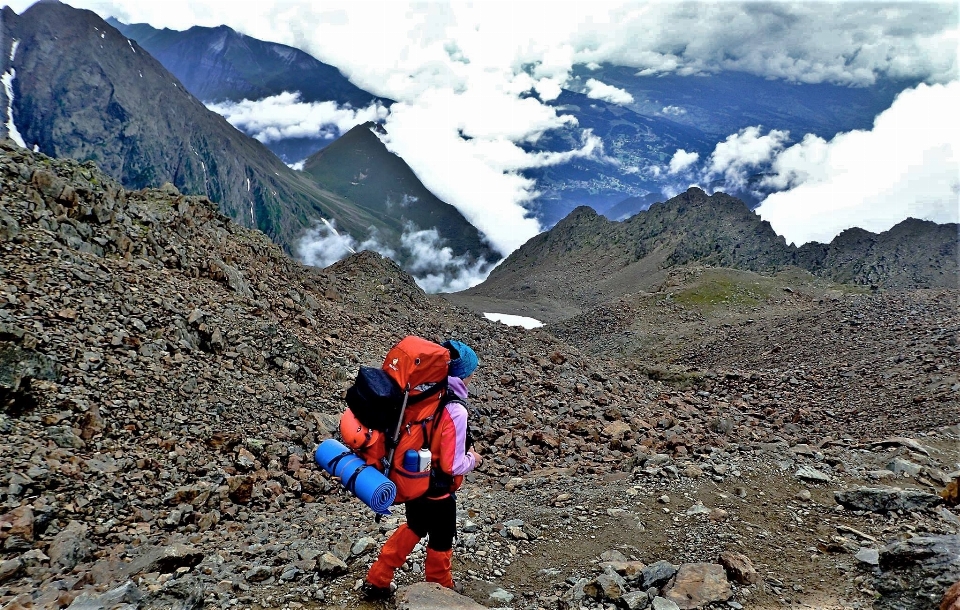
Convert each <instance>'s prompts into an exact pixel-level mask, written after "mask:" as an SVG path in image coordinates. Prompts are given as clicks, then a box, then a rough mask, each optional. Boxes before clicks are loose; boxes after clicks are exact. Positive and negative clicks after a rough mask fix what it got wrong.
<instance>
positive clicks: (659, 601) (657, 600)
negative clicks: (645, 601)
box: [650, 595, 680, 610]
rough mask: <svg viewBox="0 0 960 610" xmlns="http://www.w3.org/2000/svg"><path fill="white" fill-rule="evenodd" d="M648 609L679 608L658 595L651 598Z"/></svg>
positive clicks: (677, 609) (669, 609)
mask: <svg viewBox="0 0 960 610" xmlns="http://www.w3.org/2000/svg"><path fill="white" fill-rule="evenodd" d="M650 607H651V608H653V610H680V606H678V605H677V604H675V603H674V602H672V601H670V600H669V599H666V598H664V597H660V596H659V595H658V596H657V597H654V598H653V602H651V604H650Z"/></svg>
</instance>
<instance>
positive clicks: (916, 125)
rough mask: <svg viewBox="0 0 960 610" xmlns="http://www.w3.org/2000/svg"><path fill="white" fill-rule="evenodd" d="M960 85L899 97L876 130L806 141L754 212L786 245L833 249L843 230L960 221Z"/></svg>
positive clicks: (791, 152)
mask: <svg viewBox="0 0 960 610" xmlns="http://www.w3.org/2000/svg"><path fill="white" fill-rule="evenodd" d="M957 108H960V81H954V82H951V83H949V84H947V85H934V86H927V85H920V86H919V87H917V88H916V89H911V90H907V91H905V92H903V93H901V94H900V95H899V97H897V99H896V100H895V101H894V103H893V105H892V106H891V107H890V108H889V109H887V110H885V111H884V112H883V113H881V114H880V115H878V116H877V118H876V120H875V121H874V125H873V129H871V130H869V131H851V132H847V133H841V134H838V135H837V136H835V137H834V138H833V139H832V140H830V141H829V142H828V141H825V140H823V139H822V138H819V137H817V136H814V135H807V136H806V137H805V138H804V139H803V140H802V141H801V142H799V143H797V144H794V145H793V146H791V147H789V148H787V149H786V150H784V151H782V152H780V153H779V154H777V155H776V158H775V159H774V160H773V163H772V170H773V174H772V175H771V176H769V177H767V178H766V179H765V180H764V183H765V186H768V187H771V188H777V189H787V190H785V191H782V192H778V193H774V194H772V195H770V196H769V197H767V198H766V200H765V201H764V202H763V203H762V204H761V205H760V207H759V208H758V209H757V212H758V213H759V214H760V215H761V216H762V217H763V218H764V219H765V220H769V221H770V224H771V225H772V226H773V228H774V230H776V231H777V233H779V234H781V235H783V236H785V237H786V239H787V241H788V242H794V243H796V244H798V245H799V244H802V243H805V242H808V241H820V242H829V241H830V240H832V239H833V237H835V236H836V235H837V234H839V233H840V232H841V231H843V230H844V229H848V228H850V227H854V226H857V227H861V228H863V229H867V230H869V231H874V232H879V231H885V230H887V229H889V228H890V227H892V226H893V225H895V224H896V223H898V222H900V221H901V220H903V219H905V218H907V217H914V218H920V219H924V220H932V221H935V222H958V221H960V218H958V216H960V150H958V147H960V124H958V122H957V118H956V109H957Z"/></svg>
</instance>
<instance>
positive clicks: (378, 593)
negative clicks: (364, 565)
mask: <svg viewBox="0 0 960 610" xmlns="http://www.w3.org/2000/svg"><path fill="white" fill-rule="evenodd" d="M396 590H397V585H396V584H395V583H392V582H391V583H390V586H389V587H378V586H376V585H372V584H370V583H369V582H367V581H363V585H362V586H361V587H360V597H362V598H363V599H365V600H367V601H375V600H378V599H387V598H388V597H390V596H392V595H393V594H394V593H395V592H396Z"/></svg>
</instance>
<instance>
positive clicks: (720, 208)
mask: <svg viewBox="0 0 960 610" xmlns="http://www.w3.org/2000/svg"><path fill="white" fill-rule="evenodd" d="M957 231H958V227H957V225H956V224H944V225H938V224H936V223H932V222H928V221H921V220H916V219H908V220H905V221H903V222H901V223H899V224H898V225H896V226H895V227H893V228H891V229H890V230H889V231H885V232H883V233H880V234H874V233H870V232H868V231H864V230H862V229H849V230H847V231H844V232H843V233H841V234H840V235H838V236H837V237H836V238H835V239H834V240H833V241H832V242H831V243H829V244H820V243H808V244H805V245H803V246H801V247H799V248H797V247H795V246H793V245H787V244H786V242H785V240H784V239H783V238H782V237H780V236H779V235H777V234H776V233H775V232H774V231H773V229H772V227H771V226H770V223H768V222H766V221H764V220H761V219H760V217H759V216H757V215H756V214H755V213H753V212H752V211H750V209H749V208H748V207H747V206H746V205H745V204H744V203H743V202H742V201H740V200H739V199H736V198H734V197H730V196H729V195H726V194H723V193H717V194H715V195H712V196H707V195H706V194H705V193H704V192H703V191H702V190H700V189H698V188H691V189H689V190H688V191H687V192H685V193H682V194H681V195H678V196H677V197H674V198H672V199H670V200H668V201H666V202H663V203H658V204H654V205H652V206H651V207H650V208H649V209H648V210H647V211H645V212H641V213H639V214H636V215H635V216H633V217H631V218H629V219H627V220H625V221H623V222H613V221H610V220H607V219H606V218H603V217H602V216H600V215H598V214H597V213H596V212H595V211H594V210H593V209H591V208H589V207H585V206H584V207H580V208H577V209H576V210H574V211H573V212H572V213H571V214H570V215H569V216H567V217H566V218H565V219H564V220H563V221H561V222H559V223H557V225H556V226H554V227H553V228H552V229H551V230H549V231H547V232H545V233H541V234H540V235H537V236H536V237H534V238H532V239H531V240H530V241H528V242H527V243H525V244H524V245H523V246H521V247H520V248H519V249H518V250H517V251H515V252H514V253H513V254H511V255H510V256H509V257H507V259H506V260H504V261H503V263H501V264H500V265H499V266H498V267H497V268H496V269H494V270H493V272H492V273H491V274H490V276H489V277H488V278H487V280H486V281H485V282H483V283H482V284H480V285H479V286H476V287H474V288H471V289H470V290H467V291H464V292H463V293H458V295H453V296H452V299H453V300H454V301H455V302H459V303H464V304H466V303H468V301H469V300H470V299H472V298H479V299H481V301H482V300H483V299H493V300H499V301H501V302H512V303H514V304H515V305H517V306H518V313H519V312H520V311H523V310H524V309H525V307H524V305H526V306H529V304H532V303H539V304H546V305H547V307H546V311H547V313H548V315H549V317H552V318H563V317H568V316H569V315H570V314H571V313H572V312H576V311H579V310H581V309H582V308H585V307H591V306H595V305H598V304H600V303H603V302H606V301H609V300H611V299H613V298H616V297H619V296H622V295H624V294H628V293H634V292H637V291H656V290H659V289H660V288H661V287H662V285H663V282H664V281H665V279H666V278H667V276H668V275H669V270H670V269H673V268H677V267H681V266H683V265H688V264H696V265H705V266H710V267H726V268H732V269H739V270H746V271H754V272H759V273H776V272H778V271H781V270H784V269H786V268H788V267H799V268H801V269H805V270H807V271H809V272H811V273H813V274H815V275H816V276H819V277H822V278H827V279H830V280H833V281H837V282H843V283H849V284H860V285H878V286H882V287H887V288H935V287H943V288H957V282H958V267H957ZM551 312H552V313H551Z"/></svg>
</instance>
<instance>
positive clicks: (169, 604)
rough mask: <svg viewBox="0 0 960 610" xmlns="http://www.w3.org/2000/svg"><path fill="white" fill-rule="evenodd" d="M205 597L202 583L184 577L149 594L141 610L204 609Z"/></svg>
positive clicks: (168, 582) (141, 604)
mask: <svg viewBox="0 0 960 610" xmlns="http://www.w3.org/2000/svg"><path fill="white" fill-rule="evenodd" d="M203 597H204V589H203V585H202V583H201V582H200V581H199V580H197V579H196V578H194V577H191V576H183V577H180V578H177V579H175V580H170V581H167V582H166V583H164V584H163V586H162V587H161V588H160V590H158V591H154V592H151V593H149V594H147V596H146V597H144V599H143V601H141V602H140V609H139V610H198V609H199V608H202V607H203Z"/></svg>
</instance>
